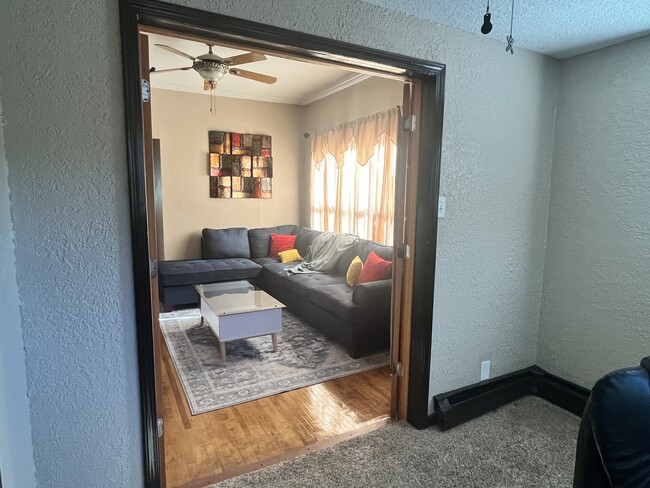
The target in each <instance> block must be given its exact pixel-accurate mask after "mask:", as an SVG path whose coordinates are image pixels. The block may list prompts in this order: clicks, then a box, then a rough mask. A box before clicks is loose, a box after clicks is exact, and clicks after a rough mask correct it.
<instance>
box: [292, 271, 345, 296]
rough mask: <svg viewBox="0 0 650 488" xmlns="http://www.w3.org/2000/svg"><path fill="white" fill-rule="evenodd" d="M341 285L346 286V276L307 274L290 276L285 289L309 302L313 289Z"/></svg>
mask: <svg viewBox="0 0 650 488" xmlns="http://www.w3.org/2000/svg"><path fill="white" fill-rule="evenodd" d="M340 283H343V284H345V277H344V276H336V275H331V274H325V273H306V274H294V275H290V276H288V277H287V278H286V280H285V283H284V287H285V288H286V289H287V290H289V291H291V292H292V293H294V294H295V295H297V296H299V297H300V298H303V299H305V300H308V299H309V291H310V290H311V289H313V288H318V287H321V286H325V285H331V284H340ZM346 286H347V285H346Z"/></svg>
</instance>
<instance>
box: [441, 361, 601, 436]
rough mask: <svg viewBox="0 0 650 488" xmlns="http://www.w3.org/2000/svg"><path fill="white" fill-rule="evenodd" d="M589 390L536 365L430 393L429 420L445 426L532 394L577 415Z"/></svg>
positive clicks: (458, 422) (442, 427) (445, 427)
mask: <svg viewBox="0 0 650 488" xmlns="http://www.w3.org/2000/svg"><path fill="white" fill-rule="evenodd" d="M589 393H590V391H589V390H588V389H587V388H583V387H582V386H578V385H576V384H575V383H571V382H570V381H567V380H564V379H562V378H559V377H557V376H555V375H552V374H550V373H548V372H546V371H544V370H543V369H542V368H540V367H538V366H531V367H529V368H525V369H522V370H520V371H516V372H514V373H510V374H506V375H503V376H499V377H498V378H493V379H491V380H487V381H482V382H480V383H476V384H473V385H469V386H466V387H464V388H459V389H457V390H453V391H450V392H447V393H441V394H439V395H436V396H434V397H433V402H434V413H433V414H432V415H430V416H429V421H430V422H431V423H432V424H435V425H438V427H440V429H442V430H447V429H450V428H451V427H454V426H456V425H459V424H462V423H463V422H467V421H468V420H471V419H473V418H476V417H479V416H481V415H484V414H486V413H488V412H491V411H492V410H496V409H497V408H499V407H502V406H503V405H506V404H508V403H510V402H513V401H515V400H518V399H520V398H522V397H525V396H528V395H536V396H538V397H540V398H543V399H544V400H547V401H549V402H551V403H553V404H554V405H557V406H559V407H561V408H564V409H565V410H568V411H569V412H571V413H574V414H576V415H579V416H581V415H582V412H583V410H584V408H585V405H586V404H587V399H588V398H589Z"/></svg>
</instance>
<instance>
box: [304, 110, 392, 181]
mask: <svg viewBox="0 0 650 488" xmlns="http://www.w3.org/2000/svg"><path fill="white" fill-rule="evenodd" d="M399 117H400V113H399V107H396V108H393V109H390V110H387V111H386V112H379V113H376V114H374V115H370V116H368V117H364V118H362V119H358V120H355V121H353V122H348V123H345V124H341V125H339V126H338V127H335V128H333V129H328V130H326V131H322V132H319V133H317V134H314V135H313V137H312V139H311V156H312V160H313V161H314V163H315V165H316V167H319V166H320V164H321V163H322V162H323V160H324V159H325V157H326V156H327V155H328V154H331V155H332V157H334V159H335V160H336V165H337V167H339V168H340V167H341V166H343V163H344V154H345V153H346V151H348V150H349V149H350V148H351V146H352V145H353V144H354V145H355V146H356V155H357V164H360V165H362V166H363V165H365V164H366V163H367V162H368V160H369V159H370V158H371V157H372V156H373V154H374V152H375V146H376V145H377V144H378V143H379V139H380V137H381V136H382V135H383V134H386V135H387V136H388V137H389V139H390V140H391V142H392V143H393V144H397V123H398V120H399Z"/></svg>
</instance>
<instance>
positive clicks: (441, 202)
mask: <svg viewBox="0 0 650 488" xmlns="http://www.w3.org/2000/svg"><path fill="white" fill-rule="evenodd" d="M446 214H447V197H439V198H438V218H439V219H444V218H445V215H446Z"/></svg>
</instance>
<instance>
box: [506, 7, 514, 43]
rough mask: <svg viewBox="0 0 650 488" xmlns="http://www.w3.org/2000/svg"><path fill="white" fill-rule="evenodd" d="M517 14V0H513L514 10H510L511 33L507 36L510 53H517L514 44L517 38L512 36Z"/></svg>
mask: <svg viewBox="0 0 650 488" xmlns="http://www.w3.org/2000/svg"><path fill="white" fill-rule="evenodd" d="M514 16H515V0H512V10H510V35H509V36H507V37H506V41H507V42H508V45H507V46H506V52H508V51H510V54H514V53H515V49H514V48H513V47H512V45H513V44H514V43H515V40H514V39H513V38H512V19H513V18H514Z"/></svg>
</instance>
